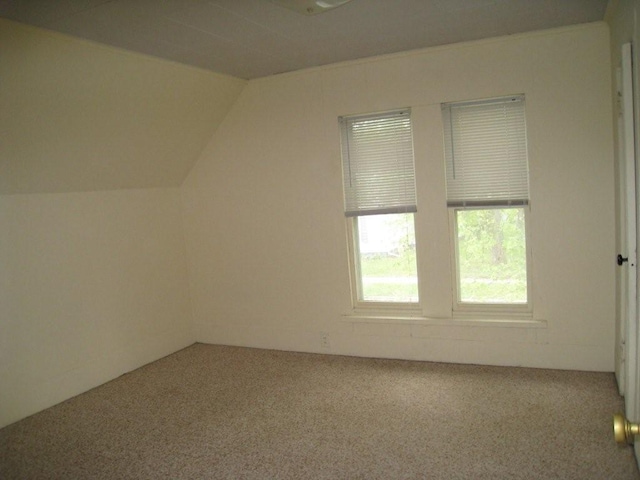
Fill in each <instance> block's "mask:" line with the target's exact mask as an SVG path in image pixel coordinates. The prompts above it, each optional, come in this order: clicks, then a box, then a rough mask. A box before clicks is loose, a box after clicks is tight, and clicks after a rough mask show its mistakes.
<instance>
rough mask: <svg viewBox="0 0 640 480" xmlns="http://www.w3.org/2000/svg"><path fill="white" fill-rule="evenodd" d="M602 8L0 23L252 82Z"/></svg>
mask: <svg viewBox="0 0 640 480" xmlns="http://www.w3.org/2000/svg"><path fill="white" fill-rule="evenodd" d="M606 7H607V0H352V1H351V2H349V3H347V4H345V5H342V6H340V7H338V8H335V9H333V10H329V11H326V12H324V13H321V14H317V15H302V14H299V13H295V12H293V11H291V10H288V9H285V8H283V7H281V6H279V5H276V4H275V3H273V2H271V1H269V0H0V17H4V18H8V19H11V20H16V21H18V22H23V23H27V24H31V25H35V26H38V27H43V28H47V29H51V30H55V31H58V32H63V33H66V34H69V35H73V36H77V37H81V38H85V39H89V40H92V41H96V42H100V43H104V44H108V45H112V46H115V47H119V48H123V49H126V50H131V51H135V52H140V53H144V54H148V55H153V56H156V57H160V58H165V59H168V60H172V61H175V62H179V63H183V64H187V65H193V66H196V67H200V68H204V69H207V70H211V71H214V72H218V73H223V74H227V75H232V76H234V77H238V78H244V79H253V78H258V77H264V76H268V75H273V74H277V73H282V72H288V71H294V70H299V69H303V68H307V67H313V66H319V65H326V64H330V63H335V62H340V61H345V60H354V59H359V58H365V57H370V56H374V55H380V54H387V53H394V52H400V51H406V50H413V49H417V48H424V47H431V46H437V45H444V44H449V43H457V42H462V41H468V40H477V39H482V38H488V37H495V36H503V35H511V34H515V33H522V32H528V31H533V30H541V29H546V28H554V27H561V26H566V25H574V24H579V23H586V22H594V21H600V20H603V19H604V15H605V10H606Z"/></svg>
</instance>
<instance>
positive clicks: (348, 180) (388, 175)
mask: <svg viewBox="0 0 640 480" xmlns="http://www.w3.org/2000/svg"><path fill="white" fill-rule="evenodd" d="M339 122H340V129H341V133H342V169H343V180H344V200H345V215H347V216H348V217H353V216H357V215H377V214H383V213H403V212H415V211H416V185H415V175H414V164H413V138H412V133H411V116H410V111H409V110H408V109H407V110H401V111H395V112H387V113H381V114H372V115H363V116H354V117H340V118H339Z"/></svg>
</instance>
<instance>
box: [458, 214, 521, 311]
mask: <svg viewBox="0 0 640 480" xmlns="http://www.w3.org/2000/svg"><path fill="white" fill-rule="evenodd" d="M477 208H479V209H492V208H504V207H500V206H495V207H477ZM518 208H522V209H523V210H524V231H525V242H526V249H525V251H526V256H527V258H526V265H527V303H526V304H510V303H471V302H462V301H460V292H459V285H460V267H459V264H458V242H457V239H458V231H457V222H456V216H455V212H456V211H457V210H465V209H467V210H468V209H469V207H467V208H461V207H448V210H449V239H450V242H451V243H450V248H449V251H450V254H451V267H452V285H451V288H452V292H451V293H452V299H453V305H452V314H453V317H454V318H469V319H473V318H477V319H485V318H496V319H499V318H502V317H504V318H508V319H514V321H517V319H519V318H523V319H529V318H532V315H533V302H532V281H531V278H532V261H531V257H532V256H531V239H530V230H531V228H530V227H529V223H530V220H529V216H530V213H531V212H530V210H531V209H530V206H529V205H523V206H522V207H518Z"/></svg>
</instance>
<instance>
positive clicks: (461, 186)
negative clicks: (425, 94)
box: [442, 95, 529, 207]
mask: <svg viewBox="0 0 640 480" xmlns="http://www.w3.org/2000/svg"><path fill="white" fill-rule="evenodd" d="M524 105H525V102H524V96H523V95H518V96H511V97H504V98H496V99H491V100H483V101H477V102H464V103H449V104H443V106H442V118H443V124H444V135H445V162H446V174H447V204H448V205H449V206H450V207H461V206H462V207H465V206H492V205H498V206H508V205H526V204H527V203H528V201H529V175H528V167H527V135H526V125H525V111H524Z"/></svg>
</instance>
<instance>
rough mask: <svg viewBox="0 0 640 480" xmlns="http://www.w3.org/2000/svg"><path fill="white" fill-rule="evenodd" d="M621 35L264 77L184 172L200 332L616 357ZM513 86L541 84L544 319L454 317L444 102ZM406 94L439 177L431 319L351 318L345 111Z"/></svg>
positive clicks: (429, 262)
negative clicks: (616, 119) (341, 131)
mask: <svg viewBox="0 0 640 480" xmlns="http://www.w3.org/2000/svg"><path fill="white" fill-rule="evenodd" d="M608 35H609V32H608V28H607V26H606V24H604V23H597V24H591V25H584V26H579V27H573V28H566V29H560V30H553V31H545V32H539V33H534V34H527V35H519V36H510V37H505V38H498V39H492V40H488V41H481V42H475V43H468V44H459V45H453V46H446V47H440V48H434V49H428V50H423V51H418V52H410V53H406V54H400V55H392V56H386V57H382V58H377V59H370V60H365V61H359V62H352V63H345V64H340V65H333V66H328V67H323V68H318V69H312V70H308V71H303V72H297V73H292V74H285V75H280V76H275V77H270V78H265V79H260V80H255V81H251V82H250V83H249V84H248V86H247V87H246V88H245V90H244V91H243V92H242V94H241V96H240V98H239V99H238V101H237V102H236V104H235V105H234V107H233V109H232V110H231V112H230V113H229V115H228V116H227V117H226V118H225V120H224V122H223V123H222V124H221V126H220V128H219V129H218V131H217V132H216V134H215V135H214V137H213V139H212V141H211V142H210V143H209V145H208V147H207V148H206V149H205V151H204V152H203V155H202V156H201V158H200V160H199V161H198V163H197V164H196V166H195V167H194V169H193V170H192V171H191V173H190V175H189V176H188V178H187V180H186V181H185V183H184V185H183V198H184V209H185V225H186V226H185V231H186V238H187V250H188V256H189V266H190V286H191V295H192V302H193V312H194V322H195V328H196V338H197V340H198V341H202V342H211V343H222V344H235V345H247V346H254V347H265V348H278V349H285V350H301V351H310V352H325V353H328V352H329V353H337V354H346V355H363V356H379V357H398V358H408V359H422V360H438V361H451V362H473V363H488V364H498V365H524V366H531V367H551V368H569V369H585V370H604V371H612V370H613V358H614V313H615V293H614V284H615V282H614V275H615V272H614V262H613V260H612V259H613V258H614V253H615V252H614V248H615V241H614V170H613V160H612V125H611V99H610V72H609V68H610V67H609V66H610V60H609V42H608ZM515 93H524V94H525V95H526V99H527V122H528V135H529V156H530V158H529V160H530V182H531V233H532V237H531V243H532V251H533V266H532V270H533V305H534V319H535V320H538V321H539V323H537V324H524V325H520V326H518V325H516V324H509V325H504V324H497V323H490V324H482V325H480V324H477V323H468V322H458V321H455V320H453V319H452V318H451V317H452V314H451V289H450V277H451V271H450V262H449V258H450V257H449V250H448V248H449V237H448V226H447V212H446V208H445V197H444V195H445V191H444V180H443V179H444V173H443V163H444V162H443V155H442V132H441V121H440V109H439V104H440V102H446V101H456V100H466V99H477V98H484V97H492V96H500V95H507V94H515ZM398 107H411V108H412V112H413V114H412V116H413V121H414V142H415V152H416V170H417V175H418V181H419V182H422V184H424V185H428V188H426V189H423V195H422V196H420V198H419V199H418V201H419V206H418V209H419V212H418V217H417V222H418V228H417V235H419V237H421V239H422V247H421V255H422V257H421V260H420V262H421V263H422V264H423V265H424V266H425V267H426V269H427V271H428V274H427V276H426V278H422V279H421V281H422V285H423V288H422V292H423V294H424V295H423V297H425V299H424V305H425V311H424V313H425V317H427V318H429V319H431V320H429V319H427V320H424V321H421V322H417V323H402V322H397V321H383V320H379V319H364V320H363V319H359V320H355V319H353V318H351V317H349V316H348V314H349V313H350V311H351V310H350V309H351V305H350V293H349V278H348V271H347V242H346V223H345V219H344V216H343V213H342V186H341V166H340V165H341V159H340V149H339V135H338V127H337V117H338V116H339V115H345V114H354V113H366V112H374V111H381V110H386V109H393V108H398ZM418 241H419V242H420V238H419V240H418ZM323 334H328V336H329V343H330V346H329V348H326V347H323V346H322V343H321V341H320V339H321V336H322V335H323Z"/></svg>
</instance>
